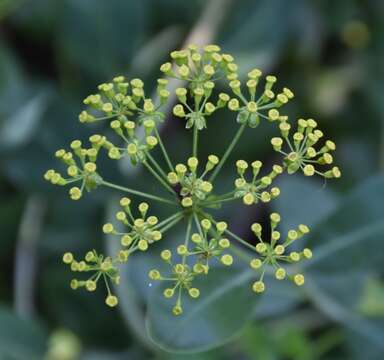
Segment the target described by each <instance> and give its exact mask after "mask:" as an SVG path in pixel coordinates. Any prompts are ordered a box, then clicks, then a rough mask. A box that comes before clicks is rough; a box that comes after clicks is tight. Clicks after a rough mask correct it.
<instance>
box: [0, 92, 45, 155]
mask: <svg viewBox="0 0 384 360" xmlns="http://www.w3.org/2000/svg"><path fill="white" fill-rule="evenodd" d="M46 107H47V93H45V92H41V93H38V94H37V95H35V96H34V97H33V98H31V99H29V100H27V101H26V102H25V104H23V105H22V106H20V107H19V108H18V109H17V110H16V111H15V112H13V113H11V114H10V116H9V118H8V119H6V120H3V122H2V124H1V125H2V126H1V128H0V150H3V149H6V150H12V149H13V148H15V147H18V146H22V145H25V144H26V143H27V142H28V141H29V140H31V138H32V137H33V136H34V134H35V131H36V130H37V128H38V125H39V122H40V120H41V116H42V114H43V112H44V111H45V110H46Z"/></svg>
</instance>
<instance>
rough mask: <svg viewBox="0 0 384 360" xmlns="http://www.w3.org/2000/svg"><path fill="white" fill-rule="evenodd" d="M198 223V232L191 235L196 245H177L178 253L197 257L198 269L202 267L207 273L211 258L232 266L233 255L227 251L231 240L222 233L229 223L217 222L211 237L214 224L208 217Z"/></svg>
mask: <svg viewBox="0 0 384 360" xmlns="http://www.w3.org/2000/svg"><path fill="white" fill-rule="evenodd" d="M197 225H198V230H199V232H198V233H194V234H192V236H191V240H192V243H193V244H194V246H193V247H192V248H191V249H188V247H187V246H185V245H179V246H178V247H177V253H178V254H179V255H182V256H192V257H194V258H196V259H197V260H196V269H201V270H202V271H203V272H204V273H205V274H207V273H208V271H209V262H210V260H211V259H214V258H215V259H217V260H218V261H220V262H221V263H222V264H224V265H226V266H230V265H232V263H233V257H232V255H230V254H228V253H225V251H226V250H227V249H228V248H229V247H230V244H231V243H230V241H229V240H228V239H226V238H224V237H222V236H221V235H222V234H223V232H224V230H225V229H226V228H227V226H228V225H227V224H226V223H225V222H223V221H221V222H219V223H217V225H216V229H215V231H214V232H213V234H212V235H213V236H212V237H210V236H209V235H210V233H211V230H214V229H213V225H212V223H211V222H210V220H208V219H203V220H201V221H200V224H197Z"/></svg>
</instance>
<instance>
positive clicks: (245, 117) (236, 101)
mask: <svg viewBox="0 0 384 360" xmlns="http://www.w3.org/2000/svg"><path fill="white" fill-rule="evenodd" d="M261 76H262V72H261V71H260V70H259V69H253V70H251V71H250V72H249V73H248V80H247V82H246V87H247V90H248V97H246V96H244V94H243V92H242V89H241V88H242V84H241V82H240V80H238V79H234V80H232V81H230V83H229V86H230V88H231V89H232V92H233V93H234V94H235V95H236V97H235V98H233V99H231V100H230V101H229V102H228V108H229V109H230V110H232V111H236V112H238V115H237V122H238V123H240V124H247V125H248V126H249V127H251V128H255V127H257V126H258V125H259V123H260V118H265V119H267V120H269V121H276V120H279V121H284V120H287V116H283V115H280V112H279V110H278V108H280V107H282V106H283V105H285V104H286V103H288V101H289V100H290V99H292V98H293V97H294V94H293V92H292V91H291V90H290V89H288V88H283V90H282V91H281V92H280V93H278V94H275V92H274V91H273V90H272V88H273V85H274V84H275V82H276V81H277V79H276V77H275V76H272V75H268V76H266V78H265V85H264V90H263V92H262V93H261V94H260V96H259V97H258V98H257V99H256V88H257V85H258V84H259V82H260V78H261Z"/></svg>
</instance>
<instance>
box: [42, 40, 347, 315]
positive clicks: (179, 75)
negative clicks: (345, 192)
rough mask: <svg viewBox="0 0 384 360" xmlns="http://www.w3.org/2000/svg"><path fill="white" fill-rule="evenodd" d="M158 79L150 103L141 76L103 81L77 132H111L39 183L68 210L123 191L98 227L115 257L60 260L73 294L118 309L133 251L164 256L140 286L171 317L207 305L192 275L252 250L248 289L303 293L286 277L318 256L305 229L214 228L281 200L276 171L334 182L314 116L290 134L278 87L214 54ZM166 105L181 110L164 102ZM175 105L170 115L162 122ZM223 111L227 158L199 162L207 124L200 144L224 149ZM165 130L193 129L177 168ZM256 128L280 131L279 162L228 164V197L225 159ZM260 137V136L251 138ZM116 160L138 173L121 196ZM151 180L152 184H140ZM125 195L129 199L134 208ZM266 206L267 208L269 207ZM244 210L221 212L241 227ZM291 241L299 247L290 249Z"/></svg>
mask: <svg viewBox="0 0 384 360" xmlns="http://www.w3.org/2000/svg"><path fill="white" fill-rule="evenodd" d="M160 72H161V77H160V78H159V79H157V80H156V83H155V91H154V95H155V98H151V97H150V96H149V94H151V93H152V90H151V91H150V92H149V91H148V88H147V87H146V85H145V84H144V81H143V80H141V79H139V78H134V77H133V78H129V79H128V78H126V77H125V76H122V75H118V76H116V77H114V78H112V79H111V80H110V81H107V82H105V83H102V84H100V85H99V86H98V87H97V89H96V90H95V92H94V93H93V94H91V95H89V96H87V97H86V98H85V99H84V101H83V103H84V105H85V108H84V109H82V110H81V112H80V114H79V120H80V122H81V123H83V124H88V123H93V122H106V123H107V124H106V126H100V127H98V128H99V129H106V130H107V135H108V136H105V135H104V134H93V135H92V136H90V137H89V142H86V141H83V140H79V139H75V140H73V141H72V142H71V143H70V145H69V147H68V149H65V148H61V149H59V150H57V151H56V152H55V158H56V160H57V161H59V162H60V163H61V164H62V166H63V167H64V169H62V170H60V171H56V170H55V169H49V170H47V171H46V172H45V173H44V179H45V180H46V181H48V182H50V183H51V184H53V185H57V186H67V185H68V186H69V187H68V190H67V192H68V194H69V197H70V198H71V199H72V200H75V201H79V200H80V199H83V198H85V197H86V194H87V193H88V192H91V191H93V190H96V189H97V188H99V187H109V188H111V189H113V191H122V192H123V193H124V197H122V198H121V199H120V202H119V204H120V208H119V209H118V210H117V211H116V213H115V216H114V217H113V218H112V219H108V221H107V222H106V223H105V224H104V225H103V226H102V227H101V229H100V231H102V232H103V233H104V234H105V237H106V238H107V241H115V242H116V243H115V244H116V252H115V253H114V254H112V255H111V256H105V255H102V254H99V253H97V252H96V251H95V250H90V251H88V252H86V254H85V256H84V258H83V259H76V257H75V255H74V254H72V253H71V252H67V253H65V254H64V255H63V258H62V260H63V263H64V264H66V265H68V267H69V268H70V270H71V271H73V272H75V273H76V274H78V276H76V278H74V279H72V280H71V282H70V287H71V288H72V289H74V290H80V289H84V290H86V291H87V292H88V293H94V292H96V291H100V290H103V289H105V290H104V291H105V303H106V305H107V306H109V307H115V306H117V305H118V302H119V299H118V298H117V297H116V296H115V295H114V294H113V293H112V292H111V291H113V289H114V286H115V285H118V284H119V282H120V267H121V266H123V265H124V264H126V263H127V262H131V258H132V256H135V253H136V252H151V253H153V252H159V253H160V258H161V260H162V261H163V262H164V263H165V264H164V266H165V268H161V269H160V270H159V269H156V268H151V269H150V270H149V273H148V279H147V281H148V283H147V285H148V286H151V285H152V283H153V282H154V281H159V282H161V283H163V284H165V286H164V287H163V288H162V292H163V295H164V297H165V298H166V299H169V300H168V301H169V302H170V311H172V313H173V314H174V315H175V316H183V314H184V312H186V311H187V308H186V307H184V306H183V304H184V303H183V301H184V299H185V298H186V297H187V298H189V301H199V299H200V298H201V297H204V293H201V292H200V289H199V288H198V284H199V282H198V281H196V280H197V278H198V277H205V276H211V269H212V268H213V267H221V268H222V269H223V271H225V270H224V269H226V270H227V271H231V270H230V267H231V266H233V265H234V264H235V265H237V264H238V263H239V262H241V261H243V260H244V258H245V257H244V256H238V255H239V254H241V253H242V252H241V249H239V247H242V248H247V251H249V254H252V255H251V257H250V259H249V260H247V261H248V262H249V266H250V268H251V269H252V271H254V272H255V274H256V276H255V279H254V280H253V281H252V284H250V287H251V289H252V291H253V292H255V293H256V294H262V293H264V292H265V291H267V290H268V285H267V278H266V276H265V274H266V272H267V270H268V273H269V274H273V277H274V278H275V280H276V281H284V280H289V281H292V282H293V283H294V284H296V285H297V286H302V285H303V284H304V282H305V278H304V275H303V274H300V273H292V272H291V271H292V269H295V268H296V266H292V267H289V266H286V264H289V263H292V264H296V263H298V262H301V261H306V260H309V259H311V258H312V257H313V256H314V255H313V253H312V251H311V250H310V249H309V248H302V247H301V246H300V243H301V241H300V239H301V238H302V237H303V236H305V235H306V234H308V232H309V231H310V230H309V228H308V227H307V226H306V225H303V224H300V225H299V226H297V228H294V229H290V230H288V231H287V232H282V231H281V230H280V229H279V227H280V223H281V222H282V219H281V216H280V215H279V214H278V213H276V212H273V213H271V214H270V216H269V225H268V226H267V227H264V228H263V226H262V225H261V223H260V222H261V220H262V219H260V218H259V216H260V212H259V211H256V212H251V213H252V214H253V215H254V216H255V217H256V218H255V219H252V225H251V232H252V233H253V235H254V239H250V240H249V241H248V239H243V238H242V237H241V236H240V235H239V234H237V233H235V230H234V228H233V224H232V222H231V221H230V219H226V220H229V221H219V220H218V219H217V218H216V216H217V214H218V212H217V210H220V209H221V208H225V207H230V206H232V205H233V202H235V201H236V200H238V201H241V202H242V203H243V204H244V205H246V206H251V205H254V204H257V203H259V202H264V203H268V202H271V201H272V200H273V199H275V198H276V197H277V196H279V195H280V189H279V187H277V186H276V178H277V177H279V176H280V175H281V174H283V173H288V174H293V173H296V172H299V173H301V174H302V175H304V176H307V177H312V176H315V175H321V176H323V177H324V178H325V179H331V178H339V177H340V176H341V171H340V169H339V168H338V167H337V166H333V163H334V161H335V156H334V151H335V150H336V145H335V143H334V142H332V141H331V140H327V138H326V137H325V136H324V134H323V132H322V131H320V130H319V129H318V125H317V122H316V121H315V120H313V119H299V120H298V121H297V125H295V126H292V125H291V123H290V122H289V118H288V116H287V115H286V114H285V107H284V106H285V105H286V104H289V103H290V101H291V100H293V99H294V93H293V91H292V90H290V89H289V88H287V87H284V86H281V85H280V82H279V81H278V79H277V78H276V76H274V75H270V74H267V75H263V74H262V72H261V71H260V70H259V69H250V70H249V71H247V72H245V73H246V74H247V77H246V78H245V79H244V78H243V77H242V76H240V75H239V74H240V73H244V70H243V69H241V70H240V69H239V66H238V65H237V64H236V62H235V59H234V57H233V56H232V55H230V54H227V53H224V52H222V50H221V48H220V47H219V46H218V45H214V44H208V45H206V46H203V47H199V46H196V45H189V46H187V47H186V48H185V49H179V50H175V51H172V52H171V54H170V57H169V61H167V62H165V63H164V64H162V65H161V67H160ZM169 78H175V79H178V80H179V81H180V85H178V86H179V87H177V88H176V89H174V90H171V86H170V85H172V84H171V83H170V81H169ZM217 81H220V82H221V84H220V88H221V87H222V86H221V85H224V88H226V89H227V90H226V91H225V92H220V90H219V89H218V88H219V86H218V83H217ZM225 85H226V86H225ZM150 88H151V87H150ZM172 94H173V95H174V97H173V96H171V95H172ZM173 98H175V99H176V103H175V104H172V105H171V102H172V101H173ZM170 105H171V109H172V114H173V116H171V117H168V116H167V111H168V110H167V109H169V106H170ZM225 112H226V113H228V114H232V117H233V119H234V122H233V125H236V122H237V125H236V127H237V130H236V132H235V133H234V135H233V138H232V140H230V141H228V146H227V148H226V149H221V145H220V149H219V150H220V151H222V153H221V154H220V155H221V156H220V157H219V156H217V155H215V154H212V153H210V152H207V153H206V155H205V157H204V156H203V155H202V149H201V146H200V145H199V144H200V142H201V138H202V137H203V136H204V131H202V130H204V129H206V128H210V129H211V127H212V129H211V130H210V131H211V135H212V134H214V136H213V137H212V136H211V137H210V138H209V139H208V140H209V141H206V142H205V144H206V145H207V146H209V145H212V146H214V145H215V144H216V143H219V142H220V144H222V143H223V144H224V145H225V143H226V140H225V139H221V138H219V137H217V139H216V138H215V134H216V133H215V132H214V131H216V132H217V134H218V135H219V134H221V132H220V129H221V128H220V126H221V125H223V126H224V124H223V123H222V121H223V119H226V116H225V114H224V113H225ZM164 121H171V122H172V121H173V122H175V121H176V122H178V123H181V124H183V125H185V128H186V129H187V130H186V131H189V134H190V138H191V139H190V141H187V140H185V141H184V138H183V141H182V143H180V144H182V145H183V146H184V145H186V146H188V147H189V149H190V150H189V152H188V153H187V154H186V155H185V160H184V161H183V162H180V163H176V162H174V160H175V156H174V155H177V156H176V157H177V158H180V157H181V156H182V155H181V153H180V154H174V153H172V151H170V149H175V147H172V146H169V143H168V141H171V140H172V139H173V138H174V136H173V135H172V134H171V133H169V132H167V131H166V128H162V127H161V124H162V123H163V122H164ZM261 122H263V123H264V125H265V126H270V127H271V129H275V130H276V132H275V133H274V134H273V135H271V138H270V141H271V144H272V147H273V149H274V151H276V152H277V153H279V154H281V155H282V159H281V160H280V161H279V162H277V163H275V164H269V163H268V164H267V165H263V164H262V162H261V161H259V160H254V161H251V159H247V158H244V159H239V160H237V161H235V162H234V165H233V166H232V171H233V173H232V174H235V176H233V177H232V179H233V182H234V187H233V188H232V189H227V190H225V189H224V188H225V185H226V182H225V181H222V180H223V178H221V179H220V177H219V175H220V172H221V171H222V169H225V168H229V166H228V161H232V160H230V159H234V158H235V159H236V157H235V155H234V152H235V151H236V147H237V146H238V145H239V144H241V143H242V140H243V136H244V135H243V134H244V133H245V132H249V133H250V132H254V130H253V128H255V127H257V126H258V125H259V124H260V123H261ZM175 126H176V125H175ZM214 126H217V128H216V130H215V129H214ZM164 129H165V130H164ZM163 130H164V131H163ZM212 131H213V132H212ZM258 133H260V132H254V135H250V136H257V135H258ZM263 133H264V134H269V132H263ZM175 139H176V138H175ZM252 139H253V137H252ZM262 140H263V139H256V138H255V140H254V141H255V142H258V141H262ZM203 141H204V140H203ZM180 144H179V145H180ZM177 149H179V147H178V148H177ZM180 149H181V148H180ZM204 150H206V149H204ZM100 157H101V158H102V159H103V160H102V161H100ZM111 160H113V161H119V163H120V164H121V165H122V167H121V168H124V169H125V170H126V171H128V172H132V171H133V169H132V167H134V166H137V167H138V169H137V172H135V176H133V177H131V181H130V184H129V185H128V187H126V186H125V185H124V184H115V183H112V182H110V180H111V179H112V178H113V176H112V175H113V174H112V173H111V172H110V171H109V170H108V168H105V167H104V163H105V161H111ZM115 175H116V174H115ZM149 177H150V178H151V179H152V180H153V181H155V183H150V182H149V181H147V180H148V178H149ZM135 183H138V184H139V185H140V184H141V186H140V187H139V188H140V189H136V188H135ZM147 190H148V192H147ZM129 194H131V195H133V196H134V197H135V198H134V200H135V202H133V201H132V200H131V198H130V197H128V196H129ZM152 202H155V203H157V205H158V206H159V207H158V209H159V211H161V212H162V213H164V214H168V215H167V217H166V218H164V219H159V218H158V217H157V216H155V215H154V214H153V213H152V212H153V211H152V209H154V207H153V204H152ZM270 206H272V207H273V203H272V204H271V205H270ZM230 209H231V208H230ZM242 211H243V210H241V208H240V209H239V210H238V211H236V212H234V211H232V212H231V211H229V212H225V211H223V212H222V213H227V214H233V215H234V216H235V217H238V218H244V219H243V220H244V221H246V220H247V219H246V218H247V217H246V216H245V215H244V214H243V212H242ZM176 225H178V226H179V227H180V228H184V234H183V235H181V236H178V237H176V238H177V239H179V241H178V243H177V244H172V242H171V243H169V242H168V241H169V236H168V232H171V231H173V228H174V227H175V226H176ZM172 236H173V235H170V237H172ZM255 239H256V241H255ZM159 241H161V242H164V245H165V246H166V247H168V246H169V247H171V248H169V249H168V248H166V249H164V248H163V249H162V250H160V249H159V247H158V245H155V243H157V242H159ZM293 242H295V243H296V244H295V248H294V249H291V245H292V243H293ZM112 248H115V246H112ZM247 253H248V252H247ZM245 255H246V254H245ZM100 281H101V282H100Z"/></svg>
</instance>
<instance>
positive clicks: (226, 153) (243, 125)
mask: <svg viewBox="0 0 384 360" xmlns="http://www.w3.org/2000/svg"><path fill="white" fill-rule="evenodd" d="M246 126H247V125H246V124H242V125H241V126H240V127H239V129H238V130H237V132H236V134H235V136H234V137H233V139H232V142H231V143H230V144H229V146H228V148H227V150H226V152H225V153H224V155H223V157H222V158H221V160H220V162H219V164H218V165H217V166H216V168H215V170H214V171H213V173H212V175H211V177H210V178H209V180H208V181H209V182H213V180H215V178H216V176H217V175H218V174H219V172H220V170H221V168H222V167H223V165H224V163H225V162H226V160H227V158H228V156H229V155H230V154H231V152H232V150H233V148H234V147H235V145H236V144H237V142H238V141H239V139H240V137H241V135H242V134H243V132H244V129H245V127H246Z"/></svg>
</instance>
